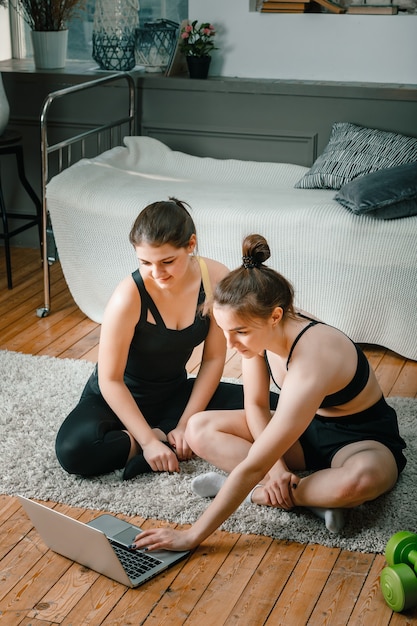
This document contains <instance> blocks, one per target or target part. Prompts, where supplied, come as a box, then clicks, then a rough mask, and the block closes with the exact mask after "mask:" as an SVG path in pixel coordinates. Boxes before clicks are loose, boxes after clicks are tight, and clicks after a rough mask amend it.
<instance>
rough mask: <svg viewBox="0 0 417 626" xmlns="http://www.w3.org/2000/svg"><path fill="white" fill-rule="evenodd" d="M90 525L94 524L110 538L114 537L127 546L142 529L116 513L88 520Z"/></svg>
mask: <svg viewBox="0 0 417 626" xmlns="http://www.w3.org/2000/svg"><path fill="white" fill-rule="evenodd" d="M88 526H93V527H94V528H98V530H101V532H103V533H104V534H105V535H106V536H107V537H109V539H114V540H115V541H117V542H118V543H121V544H122V545H125V546H130V544H131V543H132V542H133V540H134V538H135V537H136V535H137V534H138V533H140V532H141V529H140V528H139V527H137V526H132V524H129V523H128V522H125V521H123V520H121V519H119V518H118V517H115V516H114V515H107V514H104V515H99V516H98V517H96V518H95V519H93V520H91V521H90V522H88Z"/></svg>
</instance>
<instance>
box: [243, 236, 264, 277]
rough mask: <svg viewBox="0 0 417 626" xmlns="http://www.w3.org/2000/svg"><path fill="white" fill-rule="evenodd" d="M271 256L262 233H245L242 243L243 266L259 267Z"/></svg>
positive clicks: (249, 267) (248, 267)
mask: <svg viewBox="0 0 417 626" xmlns="http://www.w3.org/2000/svg"><path fill="white" fill-rule="evenodd" d="M270 256H271V251H270V249H269V245H268V242H267V240H266V239H265V237H263V236H262V235H257V234H253V235H247V236H246V237H245V239H244V240H243V243H242V262H243V267H245V268H247V269H253V268H254V267H261V265H262V264H263V263H265V261H267V260H268V259H269V257H270Z"/></svg>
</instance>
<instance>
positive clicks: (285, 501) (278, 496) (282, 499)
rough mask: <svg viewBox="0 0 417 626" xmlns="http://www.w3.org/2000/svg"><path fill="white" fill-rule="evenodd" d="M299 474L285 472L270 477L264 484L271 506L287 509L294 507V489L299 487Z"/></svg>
mask: <svg viewBox="0 0 417 626" xmlns="http://www.w3.org/2000/svg"><path fill="white" fill-rule="evenodd" d="M299 480H300V479H299V478H298V476H296V475H295V474H293V473H292V472H289V471H288V472H283V473H282V474H281V475H279V476H276V477H271V476H270V478H269V480H268V482H267V483H266V484H265V486H264V493H265V495H266V496H267V497H268V499H269V502H268V504H269V506H274V507H279V508H280V509H284V510H286V511H290V510H291V509H292V508H294V506H295V504H294V500H293V496H292V492H293V489H296V488H297V484H298V482H299Z"/></svg>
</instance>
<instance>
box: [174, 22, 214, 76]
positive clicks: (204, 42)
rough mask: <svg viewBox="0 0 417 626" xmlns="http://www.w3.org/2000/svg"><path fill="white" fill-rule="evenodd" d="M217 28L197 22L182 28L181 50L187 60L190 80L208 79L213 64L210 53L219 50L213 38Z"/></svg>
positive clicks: (208, 23)
mask: <svg viewBox="0 0 417 626" xmlns="http://www.w3.org/2000/svg"><path fill="white" fill-rule="evenodd" d="M215 34H216V31H215V28H214V26H213V25H212V24H210V22H202V23H201V24H200V25H199V24H198V22H197V20H194V22H191V24H187V25H186V26H183V28H181V33H180V43H179V49H180V52H182V53H183V54H184V55H185V57H186V59H187V65H188V71H189V73H190V78H207V76H208V71H209V67H210V62H211V56H210V53H211V51H212V50H216V49H217V48H216V47H215V45H214V41H213V37H214V35H215Z"/></svg>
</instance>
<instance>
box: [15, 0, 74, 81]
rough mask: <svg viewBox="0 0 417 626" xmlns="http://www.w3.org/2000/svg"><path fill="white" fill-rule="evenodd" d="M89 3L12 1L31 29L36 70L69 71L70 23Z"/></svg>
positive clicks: (70, 0)
mask: <svg viewBox="0 0 417 626" xmlns="http://www.w3.org/2000/svg"><path fill="white" fill-rule="evenodd" d="M85 2H86V0H11V4H12V6H13V7H14V8H15V9H16V11H17V12H18V13H19V14H20V15H21V16H22V17H23V19H24V20H25V22H26V23H27V24H28V25H29V27H30V29H31V37H32V45H33V55H34V59H35V66H36V67H37V68H39V69H56V68H62V67H65V61H66V53H67V45H68V28H67V25H68V22H69V21H70V20H71V19H73V18H74V17H76V16H77V15H78V14H79V12H80V11H82V10H83V9H84V8H85Z"/></svg>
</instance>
